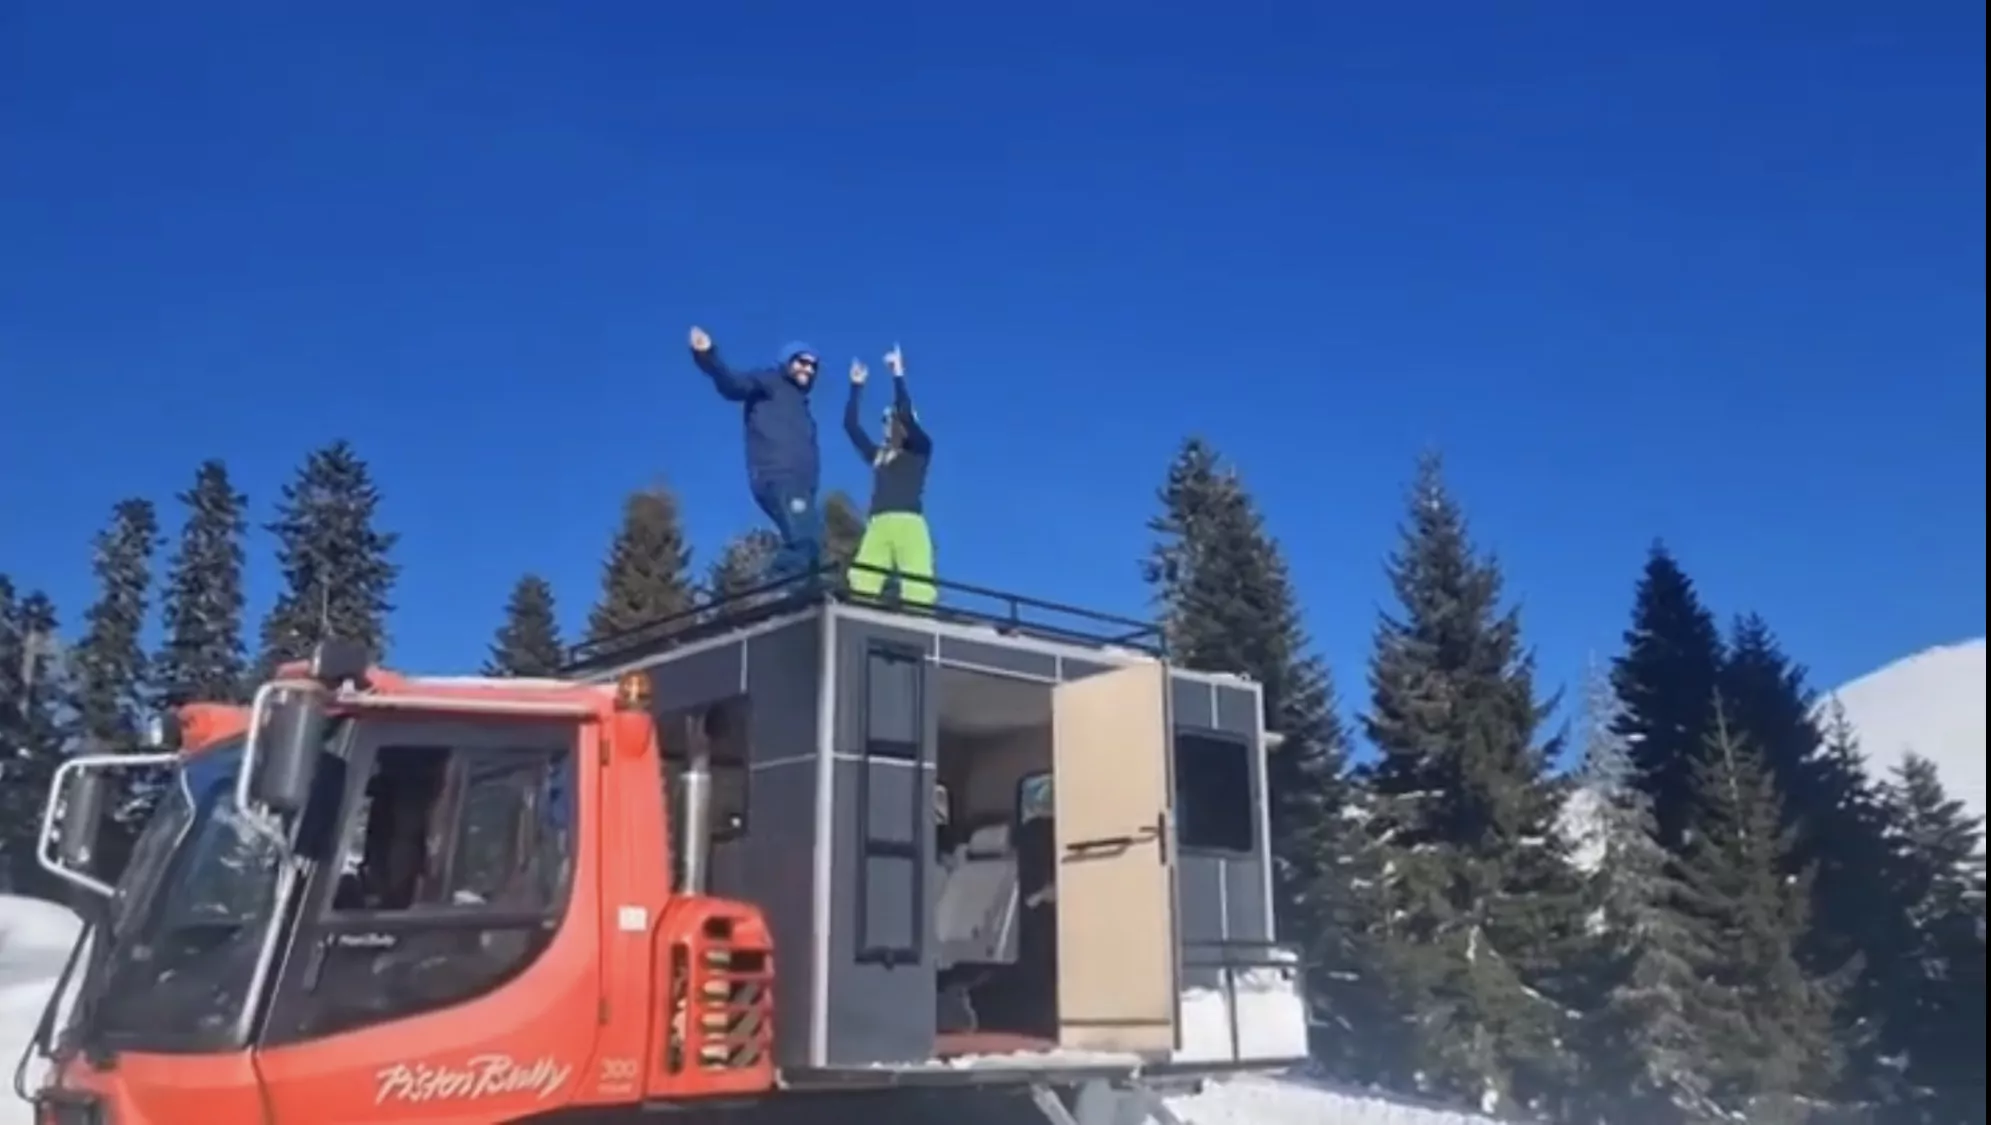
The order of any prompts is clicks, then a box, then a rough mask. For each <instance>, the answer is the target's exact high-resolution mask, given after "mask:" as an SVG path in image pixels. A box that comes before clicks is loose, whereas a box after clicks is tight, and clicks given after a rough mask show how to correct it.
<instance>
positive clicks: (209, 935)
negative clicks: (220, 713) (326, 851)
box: [78, 741, 282, 1049]
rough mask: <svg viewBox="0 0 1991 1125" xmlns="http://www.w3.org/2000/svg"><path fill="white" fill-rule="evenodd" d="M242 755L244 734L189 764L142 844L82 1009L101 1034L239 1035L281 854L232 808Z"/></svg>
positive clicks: (195, 1042) (177, 1041) (188, 1040)
mask: <svg viewBox="0 0 1991 1125" xmlns="http://www.w3.org/2000/svg"><path fill="white" fill-rule="evenodd" d="M241 762H242V745H241V743H240V742H239V741H238V742H235V743H232V744H229V745H227V746H225V747H219V748H216V749H214V750H212V751H209V752H207V753H205V754H202V755H200V756H199V757H197V758H195V759H194V760H193V761H191V762H189V763H188V764H187V765H186V766H185V767H183V768H182V769H181V770H180V772H179V774H178V776H177V777H176V778H175V779H174V780H175V784H174V785H172V786H170V787H168V790H167V794H166V796H165V797H164V798H163V799H162V801H161V803H160V807H159V811H158V812H157V813H156V814H154V816H153V819H152V822H151V824H149V825H148V826H147V827H146V830H145V832H144V834H143V835H142V836H141V837H140V839H139V841H138V843H137V845H136V846H135V848H134V850H133V854H132V860H131V865H130V867H129V868H128V869H127V871H126V874H125V877H124V879H123V880H121V882H120V885H119V888H118V891H117V896H116V898H115V899H114V901H113V906H112V913H111V918H112V939H113V940H112V941H111V942H110V943H109V948H108V949H106V951H105V955H104V959H103V961H102V962H101V963H100V964H99V965H98V966H97V972H96V973H93V974H92V975H93V976H96V977H98V979H97V980H93V981H91V982H90V983H89V984H88V985H87V986H86V987H85V989H84V997H85V999H84V1003H83V1005H82V1006H81V1007H82V1009H83V1010H79V1013H78V1015H79V1017H80V1018H82V1019H84V1020H87V1021H88V1023H89V1025H90V1031H91V1033H92V1034H93V1035H95V1036H101V1037H104V1038H106V1039H109V1040H113V1041H116V1040H123V1041H127V1042H129V1041H133V1040H139V1039H142V1040H144V1041H146V1042H148V1043H157V1044H160V1045H161V1046H165V1045H168V1044H170V1045H175V1046H183V1047H185V1048H189V1049H197V1048H199V1047H201V1046H203V1045H212V1046H222V1045H225V1043H226V1041H227V1040H228V1039H229V1038H230V1036H231V1035H232V1033H233V1031H234V1029H235V1027H236V1025H237V1022H238V1017H240V1016H241V1014H242V1010H243V1006H244V1005H245V1003H246V1002H247V1000H248V990H249V985H250V978H251V977H252V976H254V970H255V965H256V955H257V953H258V951H259V950H260V948H261V946H262V939H263V933H264V930H265V929H266V923H267V922H268V921H269V918H270V914H271V910H272V908H273V906H274V901H275V895H276V883H277V873H278V870H279V868H280V866H281V859H282V853H281V850H280V848H279V847H278V846H277V844H276V843H275V842H274V841H272V840H271V839H269V838H268V837H267V836H264V835H261V834H259V833H258V832H256V831H255V830H254V829H253V827H252V826H250V825H249V824H248V823H247V822H245V821H244V820H243V819H242V816H241V814H240V812H239V811H238V810H237V809H236V808H235V803H234V800H233V791H234V787H235V775H236V771H237V770H238V769H239V768H240V766H241Z"/></svg>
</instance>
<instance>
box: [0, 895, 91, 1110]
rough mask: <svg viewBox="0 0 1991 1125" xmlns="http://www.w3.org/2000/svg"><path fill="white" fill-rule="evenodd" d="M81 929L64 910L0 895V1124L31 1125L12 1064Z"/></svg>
mask: <svg viewBox="0 0 1991 1125" xmlns="http://www.w3.org/2000/svg"><path fill="white" fill-rule="evenodd" d="M80 929H82V925H81V923H80V922H78V921H77V918H76V915H74V914H72V913H70V912H69V910H67V909H66V908H64V907H60V906H56V905H54V904H53V903H47V902H42V901H41V900H39V899H32V898H19V897H16V896H14V895H0V1091H4V1092H0V1125H34V1117H33V1115H32V1114H31V1113H30V1112H29V1109H28V1106H27V1104H26V1103H25V1102H22V1101H21V1100H20V1099H18V1098H16V1097H15V1096H14V1090H13V1074H14V1063H15V1061H16V1060H17V1059H19V1058H20V1057H21V1053H22V1051H24V1050H25V1049H26V1048H27V1045H28V1040H29V1038H31V1037H32V1036H33V1035H34V1031H35V1023H36V1022H37V1021H38V1020H40V1019H41V1012H42V1008H43V1007H45V1006H46V1005H47V1004H48V995H49V993H50V992H51V991H53V990H54V988H55V979H56V978H57V977H58V976H60V975H61V974H62V964H63V962H64V961H66V960H68V959H69V950H70V948H71V947H72V946H74V945H75V944H76V934H77V931H79V930H80ZM31 1077H34V1078H39V1074H35V1075H31Z"/></svg>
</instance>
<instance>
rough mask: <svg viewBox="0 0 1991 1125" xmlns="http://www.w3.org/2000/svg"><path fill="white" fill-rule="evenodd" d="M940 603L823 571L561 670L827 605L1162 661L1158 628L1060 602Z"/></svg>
mask: <svg viewBox="0 0 1991 1125" xmlns="http://www.w3.org/2000/svg"><path fill="white" fill-rule="evenodd" d="M849 571H860V572H866V573H870V574H875V575H878V576H879V577H880V578H883V579H885V580H886V581H885V592H884V593H882V594H877V595H872V594H861V593H858V592H856V591H854V590H852V589H851V588H850V586H849V583H848V581H847V578H846V575H847V573H848V572H849ZM925 581H927V582H928V583H929V584H930V585H932V586H933V587H935V589H936V590H937V592H938V594H939V596H938V597H937V598H936V599H935V601H934V604H932V605H916V604H912V603H909V602H906V601H905V600H904V599H903V598H902V597H900V596H899V594H898V591H897V589H896V583H895V581H894V576H893V575H892V574H891V572H889V571H886V570H883V569H881V568H878V567H874V566H869V565H867V564H864V563H858V562H853V563H850V564H849V565H848V566H835V565H831V566H826V567H824V568H823V569H821V570H820V571H817V572H815V573H813V574H804V575H800V576H796V577H790V578H782V579H776V580H774V581H770V582H763V583H761V584H759V585H756V586H750V587H747V588H745V589H741V590H735V591H731V592H729V593H727V594H725V595H723V596H720V597H716V598H712V599H710V600H706V601H700V602H698V603H696V604H694V605H692V606H690V607H688V608H686V609H684V610H681V611H679V612H677V613H673V614H668V615H666V616H663V617H660V618H657V619H655V620H653V621H645V622H642V623H640V624H638V625H635V626H632V627H630V628H626V629H621V630H618V631H616V632H614V633H610V634H607V635H605V636H601V637H596V638H593V639H591V640H587V641H583V642H581V643H580V644H576V645H572V646H570V647H569V648H568V650H567V660H566V663H565V665H564V666H563V667H562V669H561V671H563V672H565V673H568V674H578V673H586V672H590V671H599V670H602V669H604V668H608V667H612V666H616V665H621V664H628V663H632V662H636V661H640V660H643V659H644V658H646V657H650V656H657V655H661V654H663V653H665V652H668V651H670V650H671V649H674V648H678V647H679V646H682V645H685V644H689V643H691V642H693V641H696V640H703V639H705V638H708V637H714V636H721V635H724V634H725V633H727V632H730V631H732V630H734V629H740V628H744V627H746V626H749V625H753V624H756V623H758V622H762V621H766V620H769V619H772V618H775V617H779V616H782V615H783V614H787V613H793V612H796V611H798V610H801V609H804V608H807V607H809V606H812V605H820V604H822V603H824V602H827V601H838V602H842V603H844V604H847V605H855V606H864V607H868V608H874V609H882V610H885V611H887V612H891V613H902V614H906V615H907V616H917V617H931V618H934V619H936V620H940V621H954V622H962V623H969V624H979V625H985V626H989V627H992V628H994V629H995V630H996V631H997V632H998V633H1003V634H1006V635H1012V636H1030V637H1037V638H1039V639H1043V640H1051V641H1060V642H1064V643H1066V644H1076V645H1082V646H1088V647H1098V646H1104V645H1112V646H1119V647H1123V648H1131V649H1138V650H1141V651H1145V652H1151V653H1156V654H1160V653H1161V652H1162V651H1163V649H1164V641H1163V634H1162V630H1161V628H1160V626H1158V625H1157V624H1155V623H1154V622H1152V621H1143V620H1140V619H1138V618H1133V617H1123V616H1120V615H1118V614H1111V613H1102V612H1099V611H1097V610H1090V609H1083V608H1080V607H1078V606H1073V605H1066V604H1064V603H1061V602H1054V601H1048V600H1045V599H1043V598H1033V597H1030V596H1028V595H1024V594H1013V593H1009V592H1007V591H1003V590H996V589H992V588H990V587H987V586H978V585H975V584H973V583H969V582H959V581H955V580H953V579H943V578H933V579H927V580H925Z"/></svg>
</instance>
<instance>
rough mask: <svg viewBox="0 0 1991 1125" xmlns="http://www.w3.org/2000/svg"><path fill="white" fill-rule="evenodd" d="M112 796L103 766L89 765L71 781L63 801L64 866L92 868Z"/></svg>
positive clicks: (60, 851) (60, 850) (60, 848)
mask: <svg viewBox="0 0 1991 1125" xmlns="http://www.w3.org/2000/svg"><path fill="white" fill-rule="evenodd" d="M109 799H110V779H109V778H108V777H106V776H105V772H104V771H103V770H101V769H88V768H85V769H83V770H81V771H80V772H78V773H77V775H76V780H74V781H72V782H70V783H69V793H68V795H67V797H66V798H65V799H64V800H63V802H62V823H61V826H60V830H61V833H62V836H61V839H60V840H58V841H57V844H56V856H57V858H58V859H59V860H60V861H61V862H62V866H64V867H66V868H68V869H70V870H71V871H77V872H87V871H89V870H90V865H91V860H92V859H94V858H95V857H96V854H97V834H98V832H99V830H100V829H101V828H102V827H103V823H104V806H105V805H106V804H107V803H108V802H109Z"/></svg>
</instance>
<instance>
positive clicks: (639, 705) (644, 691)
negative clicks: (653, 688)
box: [615, 672, 650, 711]
mask: <svg viewBox="0 0 1991 1125" xmlns="http://www.w3.org/2000/svg"><path fill="white" fill-rule="evenodd" d="M615 706H616V709H617V710H621V711H647V710H649V708H650V674H649V673H648V672H624V673H623V674H622V678H621V679H618V680H616V681H615Z"/></svg>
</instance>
